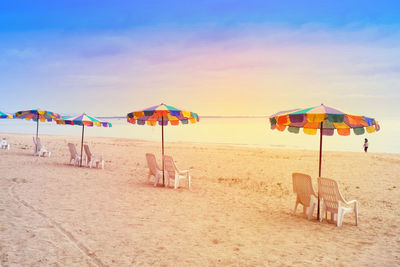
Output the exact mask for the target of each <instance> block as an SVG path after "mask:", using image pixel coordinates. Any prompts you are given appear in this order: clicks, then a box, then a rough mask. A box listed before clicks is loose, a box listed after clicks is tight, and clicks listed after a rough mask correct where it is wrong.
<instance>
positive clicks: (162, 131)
mask: <svg viewBox="0 0 400 267" xmlns="http://www.w3.org/2000/svg"><path fill="white" fill-rule="evenodd" d="M161 123H162V124H161V136H162V137H161V139H162V184H163V185H164V186H165V183H164V116H162V117H161Z"/></svg>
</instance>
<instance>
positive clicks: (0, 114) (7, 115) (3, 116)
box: [0, 111, 14, 119]
mask: <svg viewBox="0 0 400 267" xmlns="http://www.w3.org/2000/svg"><path fill="white" fill-rule="evenodd" d="M13 118H14V115H13V114H10V113H7V112H1V111H0V119H13Z"/></svg>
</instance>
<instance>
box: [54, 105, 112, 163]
mask: <svg viewBox="0 0 400 267" xmlns="http://www.w3.org/2000/svg"><path fill="white" fill-rule="evenodd" d="M57 124H64V125H79V126H82V141H81V162H80V166H81V167H82V152H83V137H84V134H85V126H89V127H93V126H98V127H111V126H112V125H111V123H110V122H106V121H101V120H99V119H97V118H95V117H93V116H89V115H87V114H86V113H83V114H81V115H78V116H71V117H65V118H60V119H58V120H57Z"/></svg>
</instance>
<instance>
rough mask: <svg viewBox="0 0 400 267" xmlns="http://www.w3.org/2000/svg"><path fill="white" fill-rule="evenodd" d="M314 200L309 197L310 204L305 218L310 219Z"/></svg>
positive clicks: (312, 213)
mask: <svg viewBox="0 0 400 267" xmlns="http://www.w3.org/2000/svg"><path fill="white" fill-rule="evenodd" d="M315 205H316V204H315V202H314V201H313V200H312V199H310V206H309V207H308V208H307V219H309V220H311V219H312V217H313V215H314V209H315Z"/></svg>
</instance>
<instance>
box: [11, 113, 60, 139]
mask: <svg viewBox="0 0 400 267" xmlns="http://www.w3.org/2000/svg"><path fill="white" fill-rule="evenodd" d="M60 117H61V116H60V115H59V114H57V113H55V112H52V111H48V110H43V109H31V110H21V111H17V112H16V113H15V118H19V119H25V120H33V121H35V122H36V138H37V137H38V134H39V121H41V122H45V121H52V120H56V119H58V118H60Z"/></svg>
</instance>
